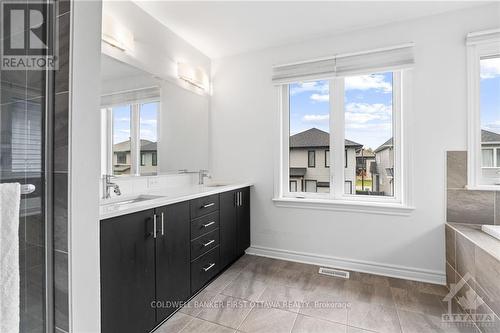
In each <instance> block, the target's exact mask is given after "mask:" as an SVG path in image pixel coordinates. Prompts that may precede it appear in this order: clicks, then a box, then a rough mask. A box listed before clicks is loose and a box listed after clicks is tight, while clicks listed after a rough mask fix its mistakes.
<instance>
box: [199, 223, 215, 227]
mask: <svg viewBox="0 0 500 333" xmlns="http://www.w3.org/2000/svg"><path fill="white" fill-rule="evenodd" d="M212 224H215V221H212V222H210V223H207V224H202V225H201V226H202V227H203V228H208V227H210V226H211V225H212Z"/></svg>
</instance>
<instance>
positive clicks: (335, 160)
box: [330, 78, 345, 199]
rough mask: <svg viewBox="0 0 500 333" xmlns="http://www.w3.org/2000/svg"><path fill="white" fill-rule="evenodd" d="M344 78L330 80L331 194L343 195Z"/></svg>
mask: <svg viewBox="0 0 500 333" xmlns="http://www.w3.org/2000/svg"><path fill="white" fill-rule="evenodd" d="M344 136H345V134H344V79H343V78H336V79H333V80H331V81H330V147H331V149H330V154H331V161H332V162H331V163H330V164H331V167H330V172H331V175H330V179H331V180H330V184H331V185H330V186H331V189H332V191H331V195H332V196H333V198H335V199H341V198H342V197H343V195H344V180H343V179H344Z"/></svg>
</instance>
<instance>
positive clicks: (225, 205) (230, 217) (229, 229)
mask: <svg viewBox="0 0 500 333" xmlns="http://www.w3.org/2000/svg"><path fill="white" fill-rule="evenodd" d="M236 194H237V191H230V192H224V193H221V194H220V200H219V204H220V217H219V225H220V226H219V229H220V262H221V268H223V267H226V266H227V265H229V264H230V263H232V262H233V261H234V260H236V258H237V257H238V239H237V234H236V228H237V227H236V225H237V210H236Z"/></svg>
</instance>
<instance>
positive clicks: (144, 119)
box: [139, 102, 159, 175]
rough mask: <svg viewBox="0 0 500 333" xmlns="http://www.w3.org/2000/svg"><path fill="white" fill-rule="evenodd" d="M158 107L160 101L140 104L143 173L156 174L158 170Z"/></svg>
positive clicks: (141, 168)
mask: <svg viewBox="0 0 500 333" xmlns="http://www.w3.org/2000/svg"><path fill="white" fill-rule="evenodd" d="M158 108H159V102H151V103H144V104H141V105H140V110H139V114H140V124H139V136H140V141H141V146H140V149H141V155H140V156H141V163H140V168H139V173H140V174H141V175H143V174H154V173H156V172H157V171H158V170H157V165H158V158H157V156H158Z"/></svg>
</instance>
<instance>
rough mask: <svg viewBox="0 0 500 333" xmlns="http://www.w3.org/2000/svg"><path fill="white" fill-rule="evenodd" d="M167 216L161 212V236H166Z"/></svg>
mask: <svg viewBox="0 0 500 333" xmlns="http://www.w3.org/2000/svg"><path fill="white" fill-rule="evenodd" d="M164 215H165V214H164V213H163V212H161V235H162V236H165V218H164V217H165V216H164Z"/></svg>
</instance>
